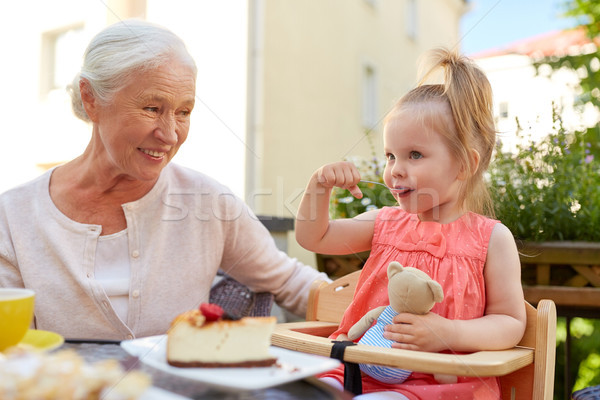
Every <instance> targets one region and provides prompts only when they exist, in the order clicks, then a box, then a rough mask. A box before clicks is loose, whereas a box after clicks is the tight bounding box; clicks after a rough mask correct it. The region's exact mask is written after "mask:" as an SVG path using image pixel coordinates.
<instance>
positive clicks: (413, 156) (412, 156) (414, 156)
mask: <svg viewBox="0 0 600 400" xmlns="http://www.w3.org/2000/svg"><path fill="white" fill-rule="evenodd" d="M422 157H423V154H421V153H419V152H418V151H411V152H410V159H411V160H418V159H419V158H422Z"/></svg>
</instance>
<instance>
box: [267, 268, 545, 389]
mask: <svg viewBox="0 0 600 400" xmlns="http://www.w3.org/2000/svg"><path fill="white" fill-rule="evenodd" d="M359 274H360V271H356V272H353V273H351V274H348V275H346V276H343V277H341V278H339V279H337V280H335V281H334V282H332V283H330V284H327V283H326V282H315V283H314V284H313V286H312V287H311V289H310V295H309V300H308V311H307V314H306V321H303V322H291V323H285V324H278V325H277V327H276V328H275V332H274V333H273V336H272V339H271V341H272V344H273V345H274V346H279V347H284V348H287V349H291V350H296V351H300V352H304V353H311V354H318V355H322V356H327V357H329V356H330V355H331V349H332V347H333V341H332V339H328V338H327V337H328V336H329V335H330V334H331V333H333V332H334V331H335V330H336V329H337V326H338V324H339V322H340V321H341V319H342V315H343V314H344V311H345V310H346V308H347V307H348V305H349V304H350V301H351V300H352V297H353V295H354V290H355V288H356V283H357V281H358V276H359ZM525 306H526V308H527V327H526V329H525V334H524V336H523V339H522V340H521V342H520V343H519V345H518V346H516V347H514V348H512V349H509V350H500V351H479V352H475V353H471V354H464V355H455V354H440V353H428V352H420V351H413V350H401V349H389V348H380V347H373V346H366V345H356V346H350V347H346V348H345V351H344V356H343V358H344V362H351V363H368V364H379V365H386V366H392V367H398V368H406V369H409V370H412V371H418V372H424V373H432V374H433V373H439V374H448V375H456V376H498V377H500V383H501V388H502V398H503V399H511V400H520V399H534V400H550V399H552V396H553V388H554V364H555V354H556V307H555V305H554V302H553V301H552V300H541V301H540V302H539V303H538V307H537V309H536V308H535V307H533V306H532V305H530V304H529V303H527V302H525Z"/></svg>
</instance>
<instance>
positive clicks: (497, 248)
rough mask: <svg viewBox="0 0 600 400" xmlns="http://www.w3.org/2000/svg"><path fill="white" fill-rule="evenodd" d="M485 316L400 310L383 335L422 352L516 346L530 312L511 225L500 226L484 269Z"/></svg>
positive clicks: (489, 249)
mask: <svg viewBox="0 0 600 400" xmlns="http://www.w3.org/2000/svg"><path fill="white" fill-rule="evenodd" d="M484 279H485V285H486V298H487V301H486V308H485V315H484V316H483V317H481V318H477V319H472V320H449V319H446V318H443V317H441V316H439V315H437V314H434V313H428V314H426V315H422V316H421V315H413V314H400V315H398V316H396V317H395V318H394V323H395V324H394V325H388V326H387V327H386V331H387V332H386V333H385V334H384V336H385V337H386V338H388V339H391V340H394V341H396V342H399V343H396V344H394V347H398V348H404V349H412V350H421V351H442V350H447V349H450V350H453V351H459V352H472V351H479V350H502V349H508V348H511V347H513V346H515V345H516V344H517V343H518V342H519V341H520V340H521V338H522V337H523V333H524V332H525V324H526V314H525V302H524V297H523V288H522V286H521V263H520V261H519V254H518V251H517V247H516V245H515V241H514V238H513V236H512V234H511V232H510V231H509V230H508V228H507V227H506V226H504V225H502V224H496V226H495V228H494V230H493V232H492V236H491V238H490V243H489V247H488V254H487V260H486V264H485V269H484Z"/></svg>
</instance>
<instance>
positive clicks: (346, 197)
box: [329, 155, 397, 219]
mask: <svg viewBox="0 0 600 400" xmlns="http://www.w3.org/2000/svg"><path fill="white" fill-rule="evenodd" d="M345 160H346V161H351V162H353V163H354V165H356V166H357V167H358V170H359V171H360V175H361V179H364V180H368V181H374V182H379V183H383V169H384V168H385V160H382V159H380V158H378V157H377V156H375V155H373V156H372V157H371V158H368V159H367V158H362V157H357V156H353V157H347V158H346V159H345ZM358 187H359V188H360V190H361V191H362V193H363V198H362V199H357V198H355V197H354V196H352V195H351V194H350V192H349V191H347V190H346V189H341V188H338V187H336V188H334V189H333V191H332V194H331V199H330V202H329V214H330V216H331V218H332V219H337V218H352V217H354V216H356V215H358V214H362V213H363V212H365V211H369V210H374V209H378V208H381V207H384V206H393V205H396V204H397V203H396V200H395V199H394V196H392V193H391V192H390V191H389V190H388V189H387V188H386V187H385V186H382V185H376V184H373V183H365V182H360V183H359V184H358Z"/></svg>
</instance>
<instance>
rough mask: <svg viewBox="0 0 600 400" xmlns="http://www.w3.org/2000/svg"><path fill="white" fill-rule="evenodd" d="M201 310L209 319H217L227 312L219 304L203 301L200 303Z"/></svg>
mask: <svg viewBox="0 0 600 400" xmlns="http://www.w3.org/2000/svg"><path fill="white" fill-rule="evenodd" d="M200 312H201V313H202V315H204V318H206V320H207V321H216V320H218V319H221V317H223V314H224V313H225V312H224V311H223V309H222V308H221V306H219V305H217V304H210V303H202V304H200Z"/></svg>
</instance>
